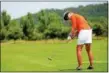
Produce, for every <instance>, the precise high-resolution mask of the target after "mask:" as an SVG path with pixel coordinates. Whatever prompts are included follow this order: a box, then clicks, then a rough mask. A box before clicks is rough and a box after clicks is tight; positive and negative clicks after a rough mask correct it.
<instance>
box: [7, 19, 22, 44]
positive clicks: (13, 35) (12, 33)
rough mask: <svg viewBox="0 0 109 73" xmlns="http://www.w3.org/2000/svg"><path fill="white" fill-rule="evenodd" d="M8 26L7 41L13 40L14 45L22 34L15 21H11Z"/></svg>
mask: <svg viewBox="0 0 109 73" xmlns="http://www.w3.org/2000/svg"><path fill="white" fill-rule="evenodd" d="M9 25H10V26H9V31H8V39H14V43H15V41H16V40H17V39H21V37H22V35H23V33H22V30H21V28H20V25H19V24H18V23H17V22H16V21H15V20H13V21H11V23H10V24H9Z"/></svg>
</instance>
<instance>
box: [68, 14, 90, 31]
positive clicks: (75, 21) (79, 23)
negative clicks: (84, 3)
mask: <svg viewBox="0 0 109 73" xmlns="http://www.w3.org/2000/svg"><path fill="white" fill-rule="evenodd" d="M70 19H71V23H72V32H74V31H75V30H77V31H78V33H79V32H80V30H83V29H90V26H89V25H88V23H87V21H86V20H85V18H84V17H83V16H81V15H79V14H73V15H72V16H71V18H70Z"/></svg>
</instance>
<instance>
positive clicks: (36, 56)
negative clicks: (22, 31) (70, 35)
mask: <svg viewBox="0 0 109 73" xmlns="http://www.w3.org/2000/svg"><path fill="white" fill-rule="evenodd" d="M76 44H77V39H73V40H72V41H70V42H69V43H66V40H47V41H45V40H42V41H41V40H40V41H20V40H18V41H16V42H15V43H13V41H8V42H5V43H1V71H2V72H7V71H8V72H9V71H14V72H16V71H26V72H27V71H33V72H77V70H76V69H75V68H76V67H77V59H76V48H75V47H76ZM107 46H108V45H107V38H103V39H100V40H97V39H93V43H92V52H93V55H94V69H93V70H87V67H88V66H89V61H88V56H87V53H86V51H85V47H84V48H83V50H82V57H83V59H82V60H83V66H82V70H80V71H79V72H81V71H82V72H84V71H85V72H89V71H91V72H100V71H102V72H107V65H108V63H107V51H108V49H107Z"/></svg>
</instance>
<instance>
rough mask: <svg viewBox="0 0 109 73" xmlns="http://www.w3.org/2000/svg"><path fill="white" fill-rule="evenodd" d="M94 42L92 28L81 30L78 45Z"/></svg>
mask: <svg viewBox="0 0 109 73" xmlns="http://www.w3.org/2000/svg"><path fill="white" fill-rule="evenodd" d="M88 43H92V29H89V30H80V32H79V34H78V43H77V44H78V45H81V44H88Z"/></svg>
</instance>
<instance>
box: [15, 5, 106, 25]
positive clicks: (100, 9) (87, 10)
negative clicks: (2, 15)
mask: <svg viewBox="0 0 109 73" xmlns="http://www.w3.org/2000/svg"><path fill="white" fill-rule="evenodd" d="M45 10H46V11H48V12H56V13H57V14H58V15H59V16H60V17H61V19H62V20H63V14H64V12H65V11H72V12H75V13H79V14H81V15H83V16H84V17H86V18H87V19H92V18H99V17H104V18H107V17H108V11H107V10H108V4H107V3H104V4H95V5H93V4H91V5H87V6H79V7H77V8H76V7H69V8H65V9H45ZM38 13H39V12H38ZM38 13H34V14H32V16H33V19H34V24H37V14H38ZM23 17H25V16H23ZM21 18H22V17H21ZM21 18H18V19H15V20H17V21H20V19H21Z"/></svg>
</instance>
